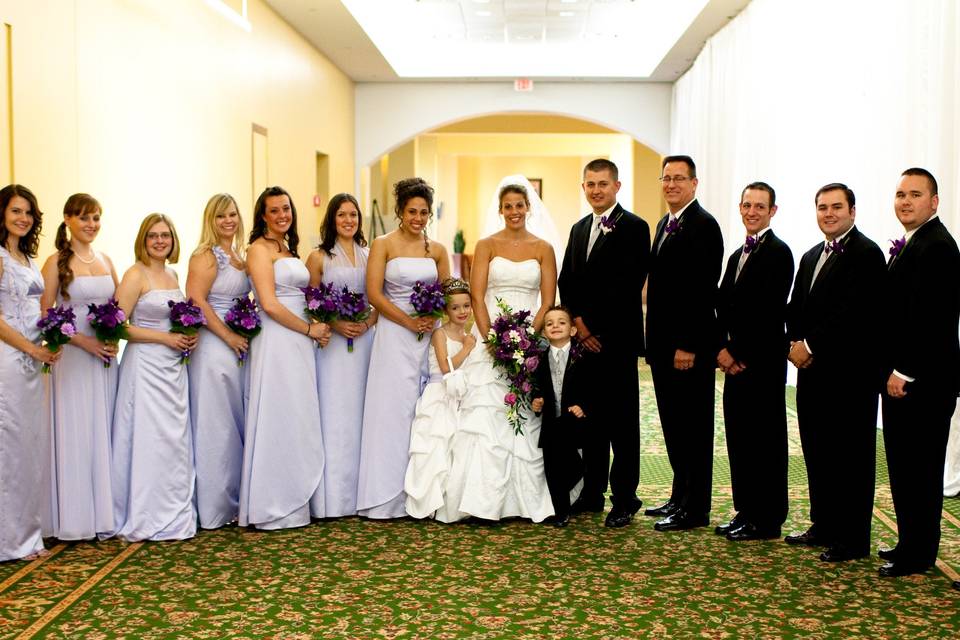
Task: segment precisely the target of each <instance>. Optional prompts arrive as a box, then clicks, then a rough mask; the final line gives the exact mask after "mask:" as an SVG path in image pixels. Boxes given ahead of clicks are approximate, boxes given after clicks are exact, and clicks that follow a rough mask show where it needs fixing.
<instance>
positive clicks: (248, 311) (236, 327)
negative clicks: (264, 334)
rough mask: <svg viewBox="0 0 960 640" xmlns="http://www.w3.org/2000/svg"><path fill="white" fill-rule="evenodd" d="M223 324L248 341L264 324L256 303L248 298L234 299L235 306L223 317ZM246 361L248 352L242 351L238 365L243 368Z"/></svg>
mask: <svg viewBox="0 0 960 640" xmlns="http://www.w3.org/2000/svg"><path fill="white" fill-rule="evenodd" d="M223 322H224V324H226V325H227V326H228V327H230V330H231V331H233V332H234V333H236V334H237V335H240V336H243V337H244V338H246V339H247V340H248V341H249V340H253V339H254V337H256V335H257V334H258V333H260V330H261V329H262V328H263V323H262V322H261V321H260V309H259V308H258V307H257V303H256V301H254V300H251V299H250V298H249V297H246V296H244V297H243V298H235V299H234V301H233V306H232V307H230V309H229V310H228V311H227V313H226V315H224V316H223ZM246 359H247V352H246V351H241V352H240V357H239V358H237V365H239V366H241V367H242V366H243V363H244V361H246Z"/></svg>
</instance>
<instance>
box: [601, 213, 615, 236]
mask: <svg viewBox="0 0 960 640" xmlns="http://www.w3.org/2000/svg"><path fill="white" fill-rule="evenodd" d="M616 228H617V223H616V222H615V221H614V220H613V218H611V217H609V216H600V232H601V233H603V234H604V235H606V234H608V233H610V232H611V231H613V230H614V229H616Z"/></svg>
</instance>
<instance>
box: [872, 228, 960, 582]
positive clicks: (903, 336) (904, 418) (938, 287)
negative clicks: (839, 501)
mask: <svg viewBox="0 0 960 640" xmlns="http://www.w3.org/2000/svg"><path fill="white" fill-rule="evenodd" d="M957 274H960V253H958V251H957V243H956V242H955V241H954V239H953V238H952V237H951V236H950V233H949V232H948V231H947V228H946V227H945V226H944V225H943V223H942V222H940V220H939V218H935V219H932V220H930V221H928V222H927V223H926V224H924V225H922V226H920V227H919V228H918V229H917V230H916V231H915V232H914V234H913V236H912V237H911V238H910V240H909V241H908V242H907V244H906V245H905V246H904V248H903V249H902V250H901V251H900V253H899V255H897V256H896V258H894V259H892V260H891V261H890V264H889V265H888V268H887V274H886V282H885V287H884V292H883V299H884V315H885V317H886V318H885V319H886V322H885V323H884V327H885V330H884V333H883V336H882V338H881V341H880V346H879V348H880V349H881V350H882V351H883V355H884V369H883V371H884V382H885V381H886V379H887V378H888V377H889V376H890V375H891V374H892V373H893V371H894V370H896V371H897V372H898V373H900V374H903V375H904V376H908V377H910V378H914V379H915V381H914V382H908V383H907V384H906V387H905V390H906V394H907V395H906V396H905V397H903V398H893V397H891V396H889V395H888V394H887V393H886V385H885V384H884V389H883V394H882V398H883V440H884V444H885V445H886V452H887V467H888V468H889V471H890V490H891V493H892V494H893V506H894V509H895V510H896V513H897V528H898V530H899V543H898V544H897V555H896V560H895V564H896V565H901V566H902V567H904V568H907V569H911V568H915V569H920V568H927V567H930V566H932V565H933V564H934V562H935V561H936V558H937V551H938V550H939V545H940V514H941V511H942V509H943V465H944V459H945V457H946V448H947V437H948V435H949V432H950V419H951V416H952V415H953V411H954V409H955V407H956V402H957V392H958V391H960V344H958V339H957V324H958V322H960V282H958V279H957Z"/></svg>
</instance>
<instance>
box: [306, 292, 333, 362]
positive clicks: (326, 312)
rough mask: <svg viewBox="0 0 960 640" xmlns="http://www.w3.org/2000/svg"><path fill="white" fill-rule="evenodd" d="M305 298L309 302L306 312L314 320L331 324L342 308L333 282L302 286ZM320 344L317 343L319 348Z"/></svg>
mask: <svg viewBox="0 0 960 640" xmlns="http://www.w3.org/2000/svg"><path fill="white" fill-rule="evenodd" d="M300 291H303V298H304V300H305V301H306V303H307V306H306V307H305V308H304V312H305V313H306V314H307V317H309V318H310V319H312V320H313V321H314V322H322V323H324V324H330V323H331V322H333V321H334V320H336V319H337V310H338V309H339V308H340V294H339V293H337V290H336V289H335V288H334V287H333V283H332V282H321V283H320V286H319V287H300ZM319 346H320V344H319V343H318V344H317V347H318V348H319Z"/></svg>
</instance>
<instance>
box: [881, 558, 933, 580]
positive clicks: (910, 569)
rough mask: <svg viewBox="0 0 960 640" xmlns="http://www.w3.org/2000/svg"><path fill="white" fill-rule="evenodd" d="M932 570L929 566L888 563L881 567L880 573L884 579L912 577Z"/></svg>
mask: <svg viewBox="0 0 960 640" xmlns="http://www.w3.org/2000/svg"><path fill="white" fill-rule="evenodd" d="M929 568H930V566H929V565H922V564H911V563H909V562H896V561H894V562H888V563H887V564H885V565H883V566H882V567H880V570H879V571H878V573H879V574H880V576H881V577H883V578H899V577H900V576H910V575H913V574H915V573H923V572H924V571H927V570H928V569H929Z"/></svg>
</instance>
